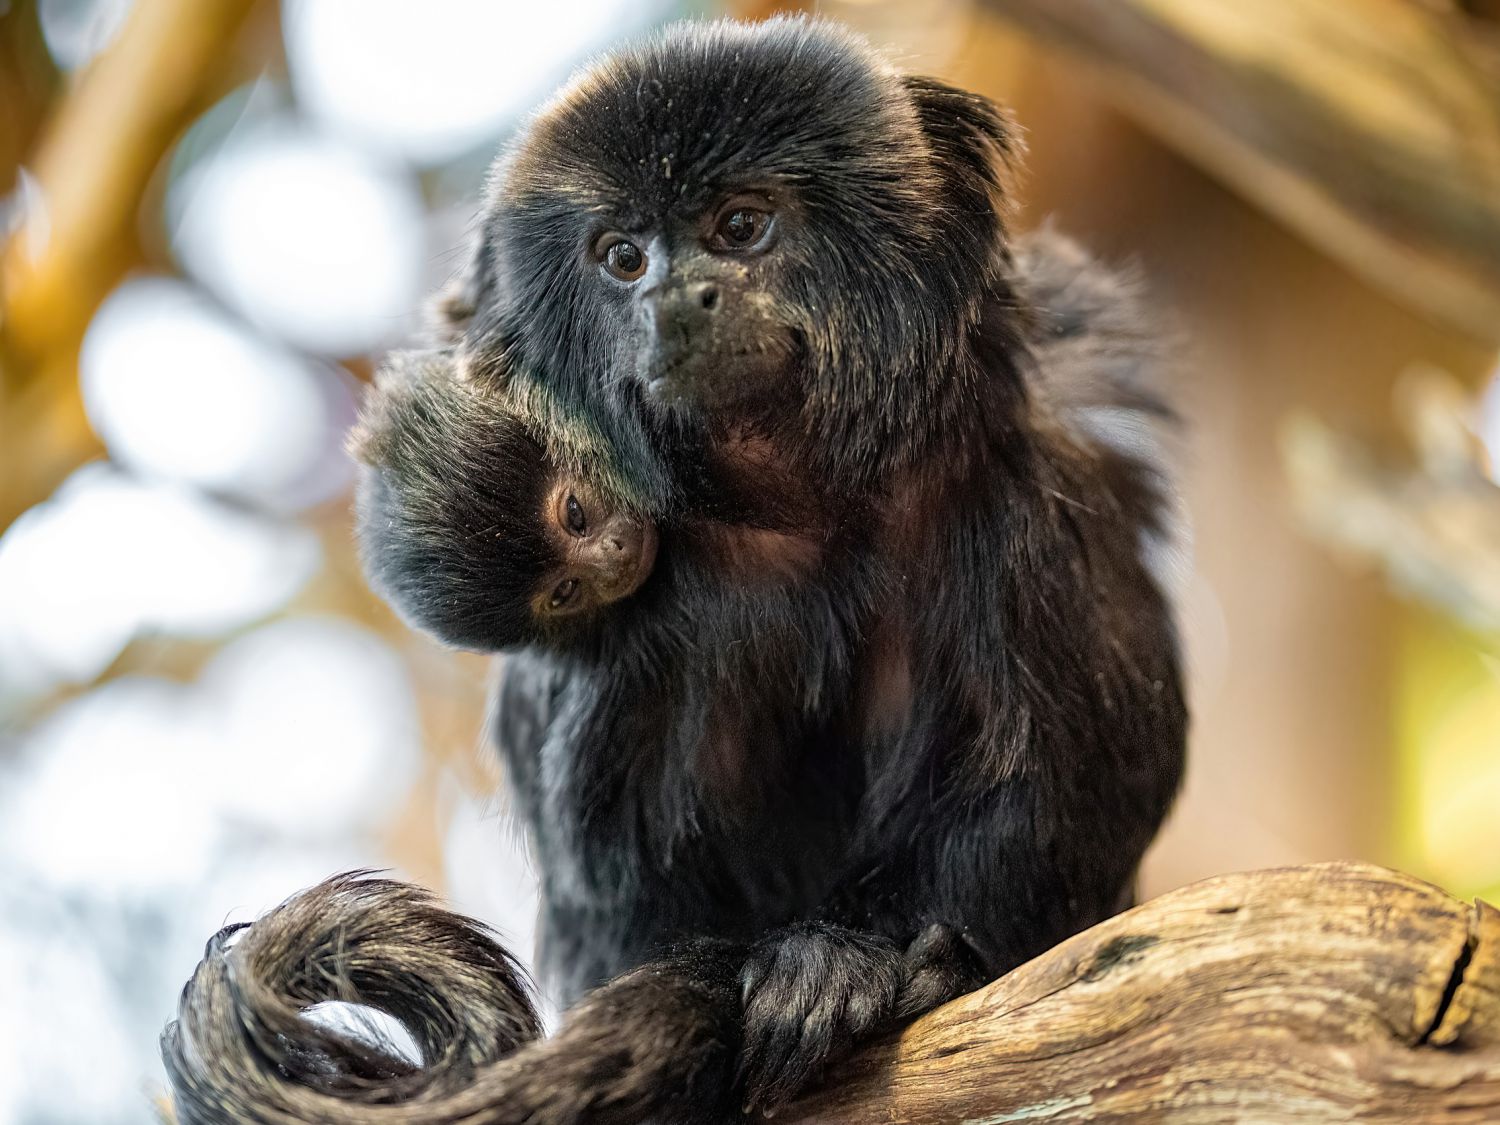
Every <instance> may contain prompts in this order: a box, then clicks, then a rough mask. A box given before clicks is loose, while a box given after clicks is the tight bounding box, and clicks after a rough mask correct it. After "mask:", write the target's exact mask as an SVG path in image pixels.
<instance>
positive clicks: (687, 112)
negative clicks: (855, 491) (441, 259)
mask: <svg viewBox="0 0 1500 1125" xmlns="http://www.w3.org/2000/svg"><path fill="white" fill-rule="evenodd" d="M1015 147H1016V141H1015V139H1014V134H1013V130H1012V128H1011V126H1010V124H1009V122H1008V120H1007V119H1006V118H1005V117H1004V115H1003V114H1002V113H1001V112H1000V111H999V110H997V109H996V108H995V107H994V106H993V105H992V104H990V103H989V102H987V101H985V100H984V99H982V98H979V97H975V96H973V95H970V94H966V93H963V92H962V91H959V90H956V89H953V88H951V87H948V86H945V85H943V84H941V83H938V82H935V81H933V80H930V79H924V78H914V77H909V76H903V75H901V74H900V73H898V72H897V71H895V70H894V69H893V68H892V67H891V66H890V65H889V64H888V63H887V62H886V61H885V60H884V59H882V58H881V57H880V56H879V55H878V54H876V53H875V52H874V51H873V50H872V49H871V48H870V47H869V46H868V45H866V44H865V43H863V42H862V41H861V40H859V39H857V38H855V37H854V36H852V35H850V34H849V33H847V32H844V31H842V30H840V29H838V28H837V27H835V26H833V25H829V24H823V23H819V22H815V21H806V20H800V19H775V20H771V21H768V22H765V23H759V24H742V23H733V22H718V23H708V24H703V23H698V24H693V23H687V24H680V25H677V26H675V27H673V28H670V29H668V30H667V31H665V32H664V33H662V34H661V35H660V36H658V37H657V38H655V39H653V40H651V41H649V42H647V43H645V44H644V45H642V46H639V47H637V48H634V49H627V50H624V51H622V52H620V53H618V54H615V55H613V56H611V57H608V58H606V59H605V60H603V61H602V62H600V63H598V64H596V65H595V66H593V67H591V68H590V69H588V70H586V71H584V72H583V73H581V74H580V75H578V76H576V77H575V78H574V79H573V80H572V82H571V83H570V84H569V85H568V86H566V87H565V88H564V89H563V90H562V91H561V93H559V94H558V95H557V96H556V98H554V100H553V101H552V102H551V103H549V104H548V105H547V106H546V107H544V108H543V109H542V111H541V112H540V113H539V115H538V116H537V117H536V118H535V120H534V121H533V122H532V124H531V125H530V126H529V128H528V129H527V130H525V131H524V132H523V134H522V135H521V137H520V138H519V140H518V141H517V142H516V143H515V144H514V145H513V147H512V148H511V150H510V151H509V152H507V153H506V154H504V155H503V156H502V157H501V159H500V160H499V161H498V162H497V165H496V169H495V172H494V175H493V178H492V182H491V188H490V197H489V207H488V211H487V214H486V217H485V224H484V230H483V235H482V240H481V245H480V247H479V254H478V258H477V260H476V262H475V264H474V267H473V270H472V272H471V276H470V277H469V278H468V279H467V280H466V283H465V288H464V290H463V293H462V294H461V295H460V297H459V298H458V299H454V300H450V302H449V304H448V306H447V309H448V313H449V315H450V317H451V318H452V320H453V322H454V328H455V334H456V335H461V336H466V339H467V346H468V347H470V348H471V350H473V351H475V352H476V353H483V352H486V351H487V352H490V353H494V352H497V351H499V350H500V347H501V344H502V342H503V345H504V347H505V348H507V349H511V350H513V351H514V352H515V354H518V355H519V356H520V357H521V359H522V361H523V362H524V363H525V365H526V366H527V367H528V368H531V369H534V370H537V371H540V372H543V373H545V377H546V378H548V379H550V380H552V381H554V382H555V383H557V384H560V385H562V386H563V387H564V388H565V389H564V394H565V396H566V397H570V398H571V399H572V400H573V401H575V402H586V401H587V400H588V399H589V396H590V395H597V394H598V393H599V392H600V391H601V389H602V391H603V392H604V393H605V394H606V396H610V397H608V400H607V404H606V409H605V410H604V411H603V412H604V413H609V412H612V411H613V412H617V413H620V412H625V413H628V412H630V411H635V412H638V413H641V414H644V415H645V416H647V417H648V418H649V417H651V416H652V415H653V414H656V415H659V416H662V417H663V418H667V419H674V420H675V422H676V423H677V424H681V423H682V422H683V421H684V420H685V419H692V418H702V417H704V416H706V415H717V416H723V415H724V414H726V413H731V414H732V413H734V412H741V413H747V414H750V415H752V416H753V415H755V414H756V413H759V414H761V415H765V414H767V413H770V414H773V415H774V416H776V417H786V416H790V417H791V418H792V419H794V420H795V421H796V422H797V424H798V426H799V427H800V428H801V429H803V430H804V431H805V432H806V433H807V434H808V435H809V436H810V437H813V438H814V439H815V440H816V441H817V442H819V443H820V444H822V445H824V446H827V447H831V448H838V449H840V450H841V451H842V456H844V457H846V458H848V459H849V460H850V464H851V467H853V466H855V465H857V464H858V462H859V460H860V459H862V458H865V459H867V458H869V457H872V456H875V455H877V454H880V453H883V452H887V451H888V447H889V446H892V445H902V444H903V443H904V444H905V445H908V446H911V445H917V444H920V442H921V440H922V438H923V437H924V436H925V435H927V434H929V433H930V432H931V431H933V430H934V427H935V426H937V425H940V424H941V420H938V419H934V418H933V417H932V415H933V412H934V411H942V410H945V409H947V408H948V403H947V401H946V398H947V397H951V395H952V394H954V393H955V391H954V388H953V387H952V386H951V384H952V383H953V381H954V380H953V372H954V370H955V368H956V366H960V365H957V364H956V363H955V357H956V356H957V355H959V354H960V349H962V348H963V347H964V346H966V345H965V339H966V335H967V334H968V332H969V330H970V329H971V328H972V326H973V325H974V323H975V321H976V318H977V315H978V307H979V304H980V301H981V299H982V297H983V295H984V293H985V291H986V286H987V285H989V283H990V282H991V281H992V280H993V279H994V278H995V276H996V274H997V272H1003V271H1002V270H1001V268H1000V267H1003V254H1004V251H1003V246H1004V242H1003V224H1002V217H1003V211H1004V186H1005V182H1006V175H1005V171H1006V166H1007V163H1008V161H1009V159H1010V157H1011V155H1012V154H1013V152H1014V150H1015ZM958 393H961V388H960V390H959V392H958ZM939 399H943V401H939ZM622 408H623V409H622ZM671 429H672V427H671V426H662V427H659V432H670V431H671ZM615 440H618V439H615ZM866 446H880V448H879V449H871V448H865V447H866ZM902 452H903V454H904V455H906V456H908V457H909V456H912V455H915V454H918V453H920V452H921V451H920V450H919V449H916V448H909V449H904V450H902Z"/></svg>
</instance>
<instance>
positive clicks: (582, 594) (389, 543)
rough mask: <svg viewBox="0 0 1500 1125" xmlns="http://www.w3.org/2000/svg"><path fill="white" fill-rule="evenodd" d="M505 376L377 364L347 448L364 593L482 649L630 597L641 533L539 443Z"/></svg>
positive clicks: (596, 481) (605, 483)
mask: <svg viewBox="0 0 1500 1125" xmlns="http://www.w3.org/2000/svg"><path fill="white" fill-rule="evenodd" d="M504 382H505V380H497V379H495V378H494V377H493V373H492V377H491V378H490V379H488V380H486V381H484V382H478V381H475V380H473V379H469V378H466V377H465V376H464V373H463V371H462V368H461V366H460V365H459V364H458V363H456V362H455V360H454V357H453V356H452V355H451V353H448V352H444V351H431V352H400V353H396V354H394V355H392V356H390V357H388V358H387V360H386V362H385V364H384V365H383V366H382V368H381V370H380V371H379V373H378V374H377V381H376V386H375V388H374V389H373V390H372V392H371V393H370V395H369V396H368V397H367V399H366V402H365V407H364V410H363V412H362V415H361V419H360V423H359V425H358V426H357V427H356V429H355V432H354V436H353V440H352V442H351V448H352V451H353V452H354V454H355V456H356V457H357V458H358V459H359V460H360V461H362V462H364V464H365V466H366V471H365V472H363V473H362V474H361V477H360V485H359V494H358V509H359V525H360V530H361V546H362V555H363V558H364V562H365V570H366V572H367V573H368V575H369V577H370V581H371V583H372V584H373V585H374V586H375V588H376V589H377V590H378V591H379V592H380V593H381V594H382V595H384V597H385V598H386V599H387V600H388V601H390V602H391V604H392V605H394V606H396V607H397V608H398V609H399V610H401V611H402V613H403V614H404V615H405V616H406V618H407V620H408V621H409V622H410V623H412V624H413V625H415V626H417V627H418V628H422V629H426V630H427V631H429V632H432V633H435V634H437V635H439V636H441V637H443V638H444V639H445V640H447V641H449V642H450V643H452V644H456V645H465V646H468V647H471V648H478V649H488V650H496V649H501V648H508V647H512V646H515V645H519V644H521V643H523V642H542V641H545V640H546V639H547V638H549V637H555V636H557V635H558V633H559V631H560V630H566V629H568V628H570V627H581V626H579V625H578V623H580V622H588V621H591V620H592V619H593V618H594V617H595V616H596V615H597V611H598V610H601V609H603V608H604V607H605V606H607V605H609V604H611V603H612V602H616V601H619V600H620V599H621V598H626V597H629V596H630V595H632V594H634V593H635V592H636V591H637V590H638V589H639V588H640V586H641V584H642V583H643V582H645V581H646V579H647V577H648V576H649V575H650V573H651V568H652V566H653V564H654V562H655V559H656V546H657V534H656V527H655V525H654V524H653V523H652V522H651V521H649V520H646V519H642V518H640V517H638V516H636V515H634V514H633V513H632V512H631V511H630V510H629V508H628V507H627V506H626V505H625V504H624V503H623V502H622V501H621V500H620V499H619V498H617V497H616V496H615V495H614V494H613V493H612V492H611V490H610V485H609V479H608V474H607V472H604V471H597V470H596V472H594V473H593V474H590V473H588V472H586V471H584V470H583V469H582V468H577V467H572V466H571V465H570V463H569V461H568V460H566V459H565V458H563V457H561V456H559V455H558V454H557V453H556V452H553V451H549V450H548V448H547V447H546V444H545V441H546V435H545V434H542V433H538V431H537V430H536V428H535V427H533V426H530V425H528V424H527V420H526V419H525V418H524V417H523V416H522V415H521V414H520V413H519V412H518V411H516V410H512V409H510V408H509V407H508V406H507V403H506V400H505V397H504V396H505V387H504V385H503V383H504Z"/></svg>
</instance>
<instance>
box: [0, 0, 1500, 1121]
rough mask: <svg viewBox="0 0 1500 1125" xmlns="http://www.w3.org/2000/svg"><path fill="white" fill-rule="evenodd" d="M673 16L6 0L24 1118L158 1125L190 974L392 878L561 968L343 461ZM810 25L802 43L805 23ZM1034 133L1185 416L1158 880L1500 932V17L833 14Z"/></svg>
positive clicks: (330, 1) (1384, 7)
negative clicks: (542, 131)
mask: <svg viewBox="0 0 1500 1125" xmlns="http://www.w3.org/2000/svg"><path fill="white" fill-rule="evenodd" d="M777 7H779V6H776V5H770V4H763V3H754V2H743V3H724V4H717V3H712V2H707V0H705V2H702V3H684V2H681V0H560V2H558V3H554V4H550V5H545V6H536V5H531V4H523V3H519V2H516V3H511V2H508V0H507V2H501V3H494V2H488V0H429V2H428V3H425V4H421V5H414V4H403V3H397V2H396V0H361V2H359V3H353V2H349V0H285V2H283V3H279V4H278V3H273V2H270V0H213V2H211V3H209V2H203V0H0V235H3V238H4V244H3V250H0V1121H6V1122H10V1121H14V1122H24V1123H28V1125H30V1123H42V1122H77V1121H90V1122H98V1123H100V1125H113V1123H116V1122H119V1123H127V1122H130V1123H134V1122H142V1121H149V1120H152V1119H153V1116H154V1110H153V1107H152V1099H153V1097H154V1096H155V1094H156V1092H157V1091H158V1090H159V1088H160V1079H159V1070H158V1067H157V1063H156V1061H155V1042H154V1040H155V1034H156V1032H157V1030H158V1029H159V1027H160V1025H161V1024H162V1022H163V1021H164V1020H165V1019H166V1018H168V1016H169V1015H170V1012H171V1010H172V1006H173V1003H174V1000H175V996H176V992H177V990H178V988H179V987H180V985H181V982H182V981H183V979H184V978H185V977H186V975H187V973H188V972H189V971H190V969H191V967H192V965H193V964H194V962H195V961H196V958H197V955H198V952H199V949H200V947H201V943H202V941H203V940H204V939H205V938H206V937H207V935H208V934H209V933H211V932H212V931H213V930H215V929H216V928H218V927H219V926H220V925H222V924H223V923H224V922H225V921H227V920H237V919H238V920H243V919H247V918H249V917H253V916H254V914H255V913H257V912H258V911H260V910H263V909H265V908H267V907H268V906H270V905H272V904H274V903H275V902H276V901H278V900H279V899H280V898H282V897H283V896H284V895H286V894H287V893H289V892H291V891H292V890H294V889H296V888H298V887H300V886H302V885H305V884H307V883H309V882H311V881H313V880H315V879H318V878H320V877H322V876H324V875H327V874H329V873H331V872H333V871H335V870H338V869H341V868H346V867H351V866H391V867H394V868H395V869H397V870H398V871H400V872H401V873H402V874H404V875H407V876H410V877H413V878H417V879H420V880H423V881H426V882H429V883H431V884H434V885H436V886H439V887H441V888H442V889H443V890H444V891H445V892H446V893H448V894H449V895H450V896H451V897H452V898H453V899H454V900H455V901H456V902H457V903H458V905H459V906H460V907H461V908H463V909H466V910H469V911H471V912H473V913H475V914H478V915H480V916H482V917H484V918H486V919H489V920H490V921H492V922H494V923H495V924H497V925H498V926H499V927H500V928H501V929H502V930H503V931H504V932H505V933H506V934H508V935H509V936H510V937H511V938H512V939H513V940H514V942H515V943H516V944H517V946H518V947H519V948H521V949H523V950H524V949H525V948H526V947H527V946H528V945H529V942H530V934H531V922H530V913H531V906H532V895H533V889H532V884H531V875H530V872H529V870H528V868H527V865H526V861H525V858H524V849H523V848H522V846H521V845H520V843H519V841H518V840H517V838H516V834H515V832H514V831H513V830H512V825H511V822H510V820H509V817H508V815H507V812H506V810H505V808H504V805H503V801H502V800H501V799H500V798H499V797H498V796H497V793H498V778H497V776H496V774H495V770H494V766H493V764H492V763H491V761H490V759H489V756H488V755H487V754H485V753H484V752H483V751H482V750H481V732H482V726H483V713H484V704H485V690H486V684H487V682H488V680H489V678H490V672H489V668H488V665H487V662H485V661H483V660H480V659H478V658H474V657H468V656H463V655H460V654H455V653H450V652H446V651H443V650H441V649H439V648H437V647H436V646H434V645H432V644H430V643H428V642H426V641H425V640H423V639H421V638H418V637H415V636H413V635H411V634H410V633H409V632H407V631H406V630H405V629H404V628H402V627H401V626H400V625H399V623H397V622H396V621H394V619H393V618H392V617H391V615H390V614H389V613H388V612H387V611H386V610H385V609H384V608H383V607H382V606H380V605H379V604H378V603H377V602H376V601H375V600H374V599H373V598H372V597H371V596H370V595H369V594H368V593H367V591H366V590H365V587H364V585H363V582H362V581H361V579H360V576H359V570H358V565H357V561H356V560H355V558H354V554H353V549H352V543H351V537H350V527H349V513H348V488H349V480H350V468H349V465H348V462H347V460H346V458H345V456H344V454H343V449H342V443H343V435H344V431H345V430H346V428H347V426H348V425H349V422H350V420H351V418H352V417H353V413H354V410H355V408H356V404H357V401H358V396H359V392H360V387H361V384H362V382H363V381H364V380H366V379H367V378H368V377H369V374H370V371H371V368H372V364H373V363H374V362H376V361H377V360H378V357H379V355H380V354H381V352H382V351H383V350H384V349H387V348H389V347H391V346H393V345H397V344H399V343H400V342H401V341H403V340H404V339H407V338H409V336H410V335H411V334H412V332H413V331H414V329H415V328H416V326H417V325H418V323H419V320H420V307H421V303H422V300H423V298H424V295H426V294H428V293H430V292H431V291H433V290H434V289H435V288H437V287H438V286H439V285H441V284H442V283H443V282H444V281H446V280H447V279H448V278H449V277H450V276H451V275H452V274H453V272H454V271H455V270H456V268H457V266H458V263H459V262H460V260H461V258H462V247H463V244H464V242H465V239H466V237H467V233H468V231H469V230H470V228H471V225H472V222H473V219H474V214H475V210H476V200H477V196H478V193H479V191H480V188H481V184H482V179H483V175H484V170H485V168H486V166H487V163H488V161H489V159H490V157H491V156H492V155H493V153H494V151H495V150H496V148H497V146H498V145H499V144H501V143H503V141H504V139H505V137H506V136H507V134H508V133H509V132H510V131H511V130H512V129H514V127H515V125H516V123H517V122H518V121H519V120H521V119H522V118H523V117H524V115H525V114H526V113H527V112H528V111H529V110H530V109H531V108H532V107H534V106H535V104H536V103H537V102H538V101H539V100H540V99H541V98H543V97H544V96H545V95H546V93H547V92H548V90H549V89H550V88H551V87H553V86H554V85H556V84H557V83H558V82H559V81H560V80H561V79H563V78H564V77H565V76H566V75H567V73H568V72H569V71H570V69H571V68H573V67H574V66H576V65H577V64H578V63H579V62H581V61H582V60H583V59H585V58H586V57H587V56H588V55H590V54H591V53H593V52H595V51H597V50H599V49H602V48H604V47H607V46H609V45H610V44H612V43H614V42H616V41H618V40H620V39H622V38H625V37H628V36H631V35H635V34H639V33H642V32H644V31H646V30H648V29H649V28H650V27H651V26H652V25H654V24H656V23H659V22H661V21H663V20H667V19H671V18H676V17H680V16H684V15H696V16H702V15H715V14H720V13H721V12H727V13H729V14H734V15H740V16H746V17H752V18H753V17H759V16H764V15H767V14H769V13H770V12H771V11H772V10H774V9H775V8H777ZM793 7H795V6H793ZM816 8H817V10H818V11H819V12H820V13H822V14H824V15H827V16H831V17H833V18H839V19H844V20H847V21H848V22H850V23H852V24H854V25H855V26H856V27H858V28H860V29H861V30H863V31H864V32H866V33H867V34H869V35H870V36H871V37H872V38H874V39H875V40H876V41H877V42H879V43H881V44H882V45H884V46H887V47H888V48H889V49H890V51H891V53H892V55H893V57H895V58H896V59H897V61H898V62H900V63H901V64H902V65H904V66H907V67H909V68H912V69H917V70H924V71H929V72H933V73H939V74H942V75H945V76H947V77H948V78H950V79H952V80H954V81H957V82H959V83H960V84H963V85H966V86H969V87H971V88H974V89H977V90H980V91H982V92H985V93H988V94H990V95H992V96H995V97H998V98H1001V99H1003V100H1005V101H1007V102H1009V103H1010V104H1011V105H1013V106H1014V107H1015V108H1016V110H1017V112H1018V114H1019V117H1020V119H1021V121H1022V122H1023V123H1024V125H1025V126H1026V127H1027V129H1028V136H1029V142H1030V150H1031V152H1030V161H1029V170H1028V173H1027V175H1026V176H1025V178H1024V180H1023V182H1022V183H1021V185H1020V188H1019V191H1020V196H1021V198H1020V202H1021V204H1022V221H1023V224H1028V225H1029V224H1034V223H1037V222H1040V221H1043V220H1044V219H1046V218H1047V217H1049V216H1052V217H1054V218H1055V221H1057V222H1058V223H1059V224H1060V225H1061V226H1063V227H1064V228H1065V229H1068V230H1070V231H1072V232H1074V233H1076V234H1078V235H1080V236H1081V237H1083V238H1084V239H1085V240H1087V241H1088V242H1089V243H1090V244H1091V245H1093V246H1094V247H1096V248H1097V249H1098V250H1099V251H1100V252H1101V253H1102V254H1104V255H1105V256H1107V257H1109V258H1112V259H1115V260H1120V261H1135V262H1138V263H1139V264H1140V265H1141V266H1142V267H1143V269H1144V270H1145V272H1146V274H1147V275H1148V277H1149V278H1150V280H1151V282H1152V285H1153V287H1154V289H1155V291H1156V292H1157V294H1158V295H1159V297H1160V303H1161V306H1162V308H1163V310H1164V311H1165V312H1167V313H1168V314H1169V315H1170V317H1171V318H1172V319H1173V321H1175V324H1176V326H1177V329H1178V331H1179V333H1180V335H1181V338H1182V345H1181V348H1180V354H1181V357H1182V370H1181V373H1180V383H1181V392H1180V393H1181V396H1182V399H1183V409H1184V411H1185V412H1186V413H1188V414H1189V415H1190V416H1191V417H1192V419H1193V420H1194V423H1195V427H1194V429H1195V437H1194V440H1193V441H1192V443H1191V447H1190V455H1189V464H1188V473H1187V480H1188V486H1187V493H1188V494H1187V500H1188V505H1189V508H1190V509H1191V511H1192V514H1193V517H1194V521H1195V525H1196V555H1197V565H1196V569H1195V573H1194V576H1193V579H1192V582H1191V584H1190V587H1189V589H1188V592H1187V595H1186V598H1185V603H1184V619H1185V631H1186V634H1187V639H1188V646H1189V655H1190V660H1191V666H1192V692H1193V701H1194V707H1195V718H1196V727H1195V735H1194V744H1193V760H1192V765H1191V771H1190V779H1189V782H1188V786H1187V790H1186V792H1185V794H1184V798H1183V801H1182V803H1181V805H1180V807H1179V809H1178V811H1177V812H1176V814H1175V815H1174V817H1173V819H1172V821H1171V823H1170V825H1169V827H1168V829H1167V831H1166V833H1165V834H1164V836H1163V839H1162V841H1161V843H1160V844H1159V845H1158V846H1157V848H1156V849H1155V850H1154V851H1153V853H1152V855H1151V857H1150V859H1149V861H1148V867H1147V870H1146V873H1145V877H1144V882H1145V887H1144V890H1145V892H1146V893H1148V894H1150V893H1156V892H1159V891H1161V890H1164V889H1167V888H1168V887H1170V886H1174V885H1177V884H1179V883H1182V882H1185V881H1187V880H1190V879H1193V878H1197V877H1200V876H1204V875H1208V874H1211V873H1215V872H1219V871H1224V870H1231V869H1236V868H1245V867H1259V866H1267V865H1273V864H1279V863H1296V862H1305V861H1310V860H1315V859H1323V858H1330V857H1343V856H1351V857H1362V858H1368V859H1374V860H1377V861H1381V862H1386V863H1391V864H1395V865H1397V866H1401V867H1404V868H1407V869H1409V870H1412V871H1414V872H1416V873H1418V874H1421V875H1424V876H1426V877H1429V878H1431V879H1433V880H1435V881H1437V882H1440V883H1442V884H1444V885H1445V886H1447V887H1448V888H1449V889H1451V890H1453V891H1455V892H1457V893H1460V894H1473V893H1482V894H1487V895H1488V896H1490V897H1492V898H1493V897H1496V896H1497V895H1500V664H1497V662H1496V637H1497V633H1500V489H1497V486H1496V482H1495V476H1494V472H1493V469H1492V464H1493V462H1492V457H1493V455H1494V453H1495V451H1496V450H1497V449H1500V389H1497V388H1496V386H1495V374H1496V354H1497V345H1500V22H1497V20H1500V12H1497V10H1496V9H1497V5H1495V4H1492V3H1487V2H1485V0H1474V2H1469V3H1460V2H1458V0H1319V2H1314V0H1265V2H1264V3H1258V4H1254V5H1245V4H1238V3H1234V2H1232V0H1046V2H1044V0H929V2H917V0H839V2H836V0H826V2H824V3H821V4H818V5H817V6H816Z"/></svg>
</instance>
